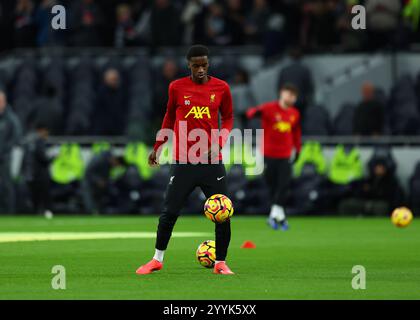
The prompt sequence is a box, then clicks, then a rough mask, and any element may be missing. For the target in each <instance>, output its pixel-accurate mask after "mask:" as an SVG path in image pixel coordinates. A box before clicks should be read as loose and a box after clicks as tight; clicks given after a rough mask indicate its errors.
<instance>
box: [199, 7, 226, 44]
mask: <svg viewBox="0 0 420 320" xmlns="http://www.w3.org/2000/svg"><path fill="white" fill-rule="evenodd" d="M228 28H229V26H228V22H227V18H226V15H225V11H224V8H223V6H222V5H220V4H218V3H216V2H214V3H212V4H210V6H209V12H208V15H207V16H206V18H205V33H206V37H207V43H209V44H210V45H228V44H230V43H231V42H232V35H231V34H230V30H229V29H228Z"/></svg>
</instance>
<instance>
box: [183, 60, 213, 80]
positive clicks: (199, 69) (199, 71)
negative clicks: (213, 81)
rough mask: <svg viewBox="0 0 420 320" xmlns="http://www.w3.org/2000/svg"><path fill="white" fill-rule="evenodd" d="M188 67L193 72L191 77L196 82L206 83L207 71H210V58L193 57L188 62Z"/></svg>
mask: <svg viewBox="0 0 420 320" xmlns="http://www.w3.org/2000/svg"><path fill="white" fill-rule="evenodd" d="M188 67H189V68H190V70H191V76H192V78H193V80H194V81H196V82H204V81H206V80H207V71H208V70H209V59H208V57H206V56H203V57H192V58H191V59H190V60H189V61H188Z"/></svg>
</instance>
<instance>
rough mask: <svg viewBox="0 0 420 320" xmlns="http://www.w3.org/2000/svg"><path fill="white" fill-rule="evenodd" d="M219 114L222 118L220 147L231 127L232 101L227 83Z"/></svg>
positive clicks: (223, 143)
mask: <svg viewBox="0 0 420 320" xmlns="http://www.w3.org/2000/svg"><path fill="white" fill-rule="evenodd" d="M220 116H221V120H222V128H221V132H220V137H219V147H220V149H222V148H223V146H224V145H225V144H226V141H227V140H228V138H229V135H230V132H231V131H232V128H233V102H232V94H231V92H230V87H229V86H228V85H226V88H225V91H224V93H223V97H222V103H221V105H220Z"/></svg>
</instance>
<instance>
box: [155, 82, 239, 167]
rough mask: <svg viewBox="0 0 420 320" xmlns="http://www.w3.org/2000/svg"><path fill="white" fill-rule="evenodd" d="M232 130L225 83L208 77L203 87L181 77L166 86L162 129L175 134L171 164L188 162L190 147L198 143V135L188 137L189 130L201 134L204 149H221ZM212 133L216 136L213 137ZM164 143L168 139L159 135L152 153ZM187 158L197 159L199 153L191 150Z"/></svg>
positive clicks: (197, 150)
mask: <svg viewBox="0 0 420 320" xmlns="http://www.w3.org/2000/svg"><path fill="white" fill-rule="evenodd" d="M219 112H220V115H221V124H222V128H221V129H222V130H223V129H225V130H223V132H220V131H219ZM232 127H233V107H232V95H231V93H230V88H229V85H228V84H227V83H226V82H225V81H223V80H220V79H218V78H215V77H210V76H209V80H208V81H207V82H206V83H204V84H197V83H195V82H194V81H193V80H192V79H191V77H184V78H181V79H178V80H175V81H173V82H171V83H170V85H169V99H168V105H167V109H166V114H165V117H164V119H163V123H162V129H172V130H173V131H174V132H175V140H174V148H173V158H174V160H175V161H182V162H191V159H189V157H188V153H189V151H190V149H191V148H192V146H194V145H195V144H196V143H197V142H198V141H200V136H199V134H200V133H197V132H193V133H191V131H192V130H193V129H202V130H203V131H202V132H203V133H204V134H205V135H206V136H207V137H206V138H207V148H208V147H210V144H211V142H213V141H214V142H215V143H218V144H219V146H220V148H222V147H223V146H224V144H225V142H226V141H227V138H228V136H229V133H230V131H231V130H232ZM212 130H213V131H212ZM214 130H217V131H214ZM215 132H217V135H215V134H214V133H215ZM219 132H220V135H219ZM190 133H191V134H190ZM212 134H213V141H212ZM167 140H168V136H167V135H165V134H164V133H163V132H161V131H159V133H158V135H157V137H156V143H155V146H154V150H155V151H157V149H158V148H159V147H160V146H161V145H162V144H164V143H165V142H166V141H167ZM206 151H207V150H206ZM203 153H204V152H203ZM191 154H193V155H194V156H197V157H200V156H201V154H200V149H199V148H198V147H197V146H195V147H194V149H193V150H191V152H190V156H191ZM221 159H222V155H221V153H220V152H219V160H221ZM193 162H195V161H193Z"/></svg>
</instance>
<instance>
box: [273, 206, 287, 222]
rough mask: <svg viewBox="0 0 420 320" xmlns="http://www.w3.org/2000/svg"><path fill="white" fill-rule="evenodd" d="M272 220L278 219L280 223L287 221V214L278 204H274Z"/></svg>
mask: <svg viewBox="0 0 420 320" xmlns="http://www.w3.org/2000/svg"><path fill="white" fill-rule="evenodd" d="M270 218H273V219H276V220H278V221H283V220H284V219H286V214H285V212H284V209H283V207H282V206H279V205H277V204H273V205H272V206H271V211H270Z"/></svg>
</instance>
